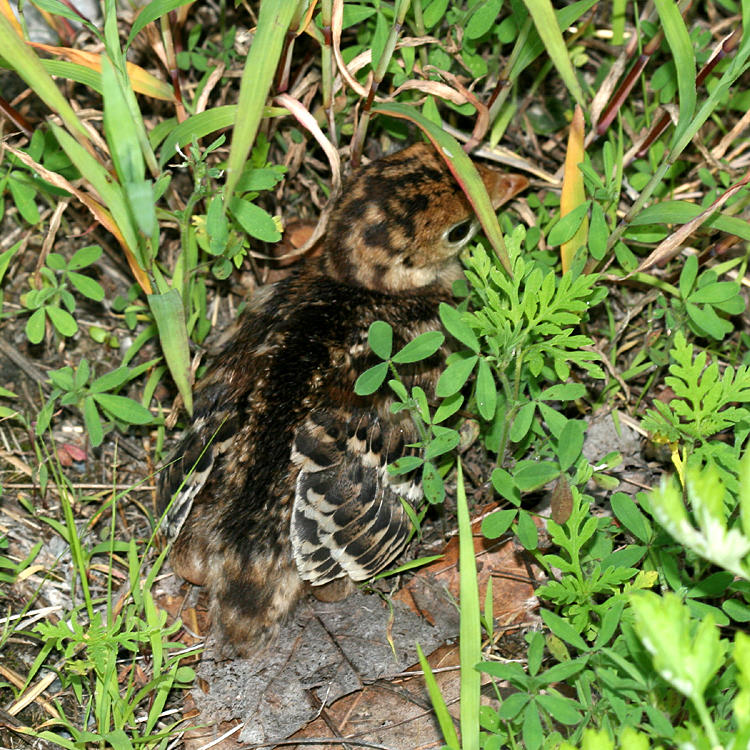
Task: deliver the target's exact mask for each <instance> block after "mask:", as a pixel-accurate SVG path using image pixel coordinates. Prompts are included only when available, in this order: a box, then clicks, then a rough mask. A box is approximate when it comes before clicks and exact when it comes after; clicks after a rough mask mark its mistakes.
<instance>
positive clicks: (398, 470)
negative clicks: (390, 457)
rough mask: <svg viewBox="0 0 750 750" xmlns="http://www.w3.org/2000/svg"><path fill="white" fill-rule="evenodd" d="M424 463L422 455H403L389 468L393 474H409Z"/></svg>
mask: <svg viewBox="0 0 750 750" xmlns="http://www.w3.org/2000/svg"><path fill="white" fill-rule="evenodd" d="M423 463H424V461H423V459H422V457H421V456H401V458H398V459H396V460H395V461H394V462H393V463H392V464H391V465H390V466H389V467H388V468H389V470H390V471H391V473H392V474H396V475H398V474H408V473H409V472H410V471H414V469H417V468H418V467H420V466H421V465H422V464H423Z"/></svg>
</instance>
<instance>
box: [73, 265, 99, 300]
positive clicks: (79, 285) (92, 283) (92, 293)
mask: <svg viewBox="0 0 750 750" xmlns="http://www.w3.org/2000/svg"><path fill="white" fill-rule="evenodd" d="M67 276H68V278H69V279H70V283H71V284H73V286H74V287H75V288H76V289H77V290H78V291H79V292H80V293H81V294H82V295H83V296H84V297H88V299H90V300H93V301H94V302H101V301H102V300H103V299H104V289H103V288H102V285H101V284H100V283H99V282H98V281H96V280H94V279H92V278H90V277H89V276H84V275H83V274H82V273H76V272H75V271H68V274H67Z"/></svg>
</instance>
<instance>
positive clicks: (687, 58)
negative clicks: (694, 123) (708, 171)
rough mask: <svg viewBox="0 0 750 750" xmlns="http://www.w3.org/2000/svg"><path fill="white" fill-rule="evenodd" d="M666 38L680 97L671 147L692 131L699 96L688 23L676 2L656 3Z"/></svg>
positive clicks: (660, 1) (663, 1)
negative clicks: (686, 23) (691, 124)
mask: <svg viewBox="0 0 750 750" xmlns="http://www.w3.org/2000/svg"><path fill="white" fill-rule="evenodd" d="M655 5H656V10H657V12H658V13H659V18H660V20H661V25H662V29H663V30H664V36H665V38H666V40H667V44H669V49H670V50H671V51H672V56H673V57H674V65H675V69H676V71H677V90H678V91H679V95H680V115H679V119H678V121H677V128H676V129H675V133H674V137H673V139H672V143H677V141H679V139H680V137H681V136H682V135H683V134H684V133H685V132H686V131H687V130H688V128H689V127H690V121H691V120H692V119H693V114H694V112H695V102H696V99H697V92H696V89H695V53H694V52H693V45H692V42H691V41H690V35H689V34H688V30H687V28H686V27H685V22H684V21H683V20H682V16H681V15H680V9H679V6H678V5H677V3H675V2H674V0H655Z"/></svg>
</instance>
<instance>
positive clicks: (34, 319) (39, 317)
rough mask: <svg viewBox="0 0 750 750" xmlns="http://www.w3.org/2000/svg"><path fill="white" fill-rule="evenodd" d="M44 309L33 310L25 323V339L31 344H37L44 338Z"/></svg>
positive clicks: (45, 316)
mask: <svg viewBox="0 0 750 750" xmlns="http://www.w3.org/2000/svg"><path fill="white" fill-rule="evenodd" d="M45 309H46V308H44V307H40V308H39V309H38V310H35V311H34V312H33V313H31V315H30V316H29V319H28V320H27V321H26V338H27V339H28V340H29V341H30V342H31V343H32V344H38V343H39V342H40V341H41V340H42V339H43V338H44V321H45V320H46V318H47V315H46V313H45Z"/></svg>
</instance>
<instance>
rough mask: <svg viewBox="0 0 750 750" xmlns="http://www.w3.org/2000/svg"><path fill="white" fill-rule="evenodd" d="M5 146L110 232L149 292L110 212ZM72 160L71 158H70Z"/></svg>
mask: <svg viewBox="0 0 750 750" xmlns="http://www.w3.org/2000/svg"><path fill="white" fill-rule="evenodd" d="M5 148H6V149H7V150H8V151H10V152H11V153H12V154H14V155H15V156H16V157H17V158H18V159H19V160H20V161H22V162H23V163H24V164H25V165H26V166H27V167H29V168H30V169H33V170H34V172H36V174H38V175H39V176H40V177H41V178H42V179H43V180H47V182H49V183H50V184H52V185H54V186H55V187H59V188H61V189H63V190H67V191H68V192H69V193H71V194H72V195H75V196H76V198H78V200H79V201H81V203H83V205H84V206H86V208H88V210H89V211H91V213H92V214H93V216H94V218H95V219H96V220H97V221H98V222H99V223H100V224H101V225H102V226H103V227H104V228H105V229H106V230H107V231H109V232H111V233H112V234H113V235H114V236H115V238H116V239H117V241H118V242H119V243H120V246H121V247H122V249H123V251H124V253H125V258H126V259H127V261H128V265H129V266H130V270H131V271H132V272H133V278H134V279H135V280H136V281H137V282H138V284H139V286H140V287H141V289H143V291H144V292H146V293H147V294H150V293H151V282H150V281H149V280H148V276H146V274H145V273H144V271H143V269H142V268H141V267H140V266H139V265H138V262H137V261H136V259H135V257H134V256H133V253H132V252H130V248H129V247H128V244H127V242H126V240H125V238H124V237H123V234H122V232H121V231H120V229H119V227H118V226H117V223H116V222H115V220H114V219H113V218H112V214H111V213H110V212H109V211H108V210H107V209H106V208H104V206H102V204H101V203H99V201H97V200H95V199H94V198H92V197H91V196H90V195H89V194H88V193H85V192H84V191H83V190H81V189H80V188H77V187H75V185H73V184H71V183H70V182H69V181H68V180H66V179H65V178H64V177H63V176H62V175H60V174H58V173H57V172H51V171H50V170H49V169H47V168H46V167H43V166H42V165H41V164H39V163H38V162H35V161H34V160H33V159H32V158H31V157H30V156H29V155H28V154H27V153H26V152H25V151H19V150H17V149H14V148H13V147H12V146H10V145H8V144H6V145H5ZM71 161H72V159H71Z"/></svg>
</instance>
